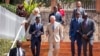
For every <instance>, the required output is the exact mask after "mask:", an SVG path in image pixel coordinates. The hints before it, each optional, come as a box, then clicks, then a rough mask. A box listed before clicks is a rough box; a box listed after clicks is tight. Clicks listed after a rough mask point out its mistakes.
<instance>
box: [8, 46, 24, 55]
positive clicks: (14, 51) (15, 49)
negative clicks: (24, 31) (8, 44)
mask: <svg viewBox="0 0 100 56" xmlns="http://www.w3.org/2000/svg"><path fill="white" fill-rule="evenodd" d="M22 51H23V56H25V51H24V49H22ZM16 55H17V48H16V47H15V48H12V49H11V50H10V53H9V56H16Z"/></svg>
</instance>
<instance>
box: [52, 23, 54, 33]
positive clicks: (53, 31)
mask: <svg viewBox="0 0 100 56" xmlns="http://www.w3.org/2000/svg"><path fill="white" fill-rule="evenodd" d="M52 30H53V32H54V24H53V25H52Z"/></svg>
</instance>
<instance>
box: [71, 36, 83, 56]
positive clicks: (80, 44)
mask: <svg viewBox="0 0 100 56" xmlns="http://www.w3.org/2000/svg"><path fill="white" fill-rule="evenodd" d="M75 41H77V49H78V50H77V52H78V56H81V47H82V39H81V37H76V38H72V39H71V52H72V56H75Z"/></svg>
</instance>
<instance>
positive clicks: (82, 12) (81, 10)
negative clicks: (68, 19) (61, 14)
mask: <svg viewBox="0 0 100 56" xmlns="http://www.w3.org/2000/svg"><path fill="white" fill-rule="evenodd" d="M77 11H79V12H80V13H81V16H82V15H83V14H84V13H85V10H84V8H80V10H77V8H75V9H74V10H73V14H72V18H75V14H76V12H77Z"/></svg>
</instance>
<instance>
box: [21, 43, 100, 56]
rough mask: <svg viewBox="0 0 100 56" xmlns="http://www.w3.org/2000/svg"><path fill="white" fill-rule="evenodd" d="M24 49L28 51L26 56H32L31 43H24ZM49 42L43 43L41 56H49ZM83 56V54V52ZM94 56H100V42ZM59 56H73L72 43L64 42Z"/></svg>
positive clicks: (94, 48)
mask: <svg viewBox="0 0 100 56" xmlns="http://www.w3.org/2000/svg"><path fill="white" fill-rule="evenodd" d="M22 47H23V48H24V49H25V51H26V56H32V53H31V49H30V42H29V41H28V42H27V41H26V42H23V44H22ZM48 47H49V46H48V42H42V43H41V51H40V56H47V54H48V50H49V48H48ZM75 50H76V52H75V55H76V56H77V46H76V45H75ZM82 54H83V52H82ZM93 55H94V56H100V42H95V43H94V46H93ZM59 56H71V48H70V42H62V43H61V47H60V53H59Z"/></svg>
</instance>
